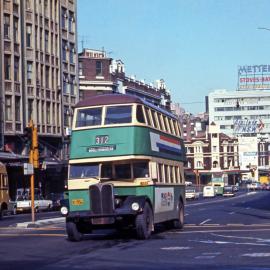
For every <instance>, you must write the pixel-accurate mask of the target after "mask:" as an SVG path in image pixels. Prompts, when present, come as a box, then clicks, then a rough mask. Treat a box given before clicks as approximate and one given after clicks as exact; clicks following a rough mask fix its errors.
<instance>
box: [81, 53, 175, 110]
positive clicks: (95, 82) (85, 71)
mask: <svg viewBox="0 0 270 270" xmlns="http://www.w3.org/2000/svg"><path fill="white" fill-rule="evenodd" d="M79 79H80V99H83V98H87V97H91V96H93V95H97V94H105V93H112V92H117V93H122V94H131V95H136V96H139V97H142V98H143V99H145V100H147V101H149V102H151V103H153V104H155V105H157V106H160V107H165V108H166V109H168V110H170V104H171V96H170V92H169V90H168V89H167V87H166V85H165V82H164V80H162V79H161V80H158V81H157V82H156V85H155V86H154V85H153V84H147V83H145V82H144V81H143V80H141V81H139V80H136V78H135V76H130V77H128V76H126V74H125V66H124V64H123V62H122V61H121V60H114V59H112V58H110V57H107V55H106V52H105V51H101V50H91V49H84V50H83V52H82V53H80V54H79Z"/></svg>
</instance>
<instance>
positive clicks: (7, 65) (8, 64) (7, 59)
mask: <svg viewBox="0 0 270 270" xmlns="http://www.w3.org/2000/svg"><path fill="white" fill-rule="evenodd" d="M4 66H5V67H4V68H5V80H10V79H11V78H10V69H11V58H10V56H7V55H5V60H4Z"/></svg>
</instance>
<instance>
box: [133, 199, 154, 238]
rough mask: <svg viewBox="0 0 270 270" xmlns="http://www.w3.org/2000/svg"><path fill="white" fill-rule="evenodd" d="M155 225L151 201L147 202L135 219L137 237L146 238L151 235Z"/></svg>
mask: <svg viewBox="0 0 270 270" xmlns="http://www.w3.org/2000/svg"><path fill="white" fill-rule="evenodd" d="M153 226H154V219H153V211H152V208H151V207H150V205H149V203H147V202H146V203H145V205H144V208H143V212H142V213H141V214H139V215H137V217H136V220H135V227H136V234H137V238H138V239H141V240H144V239H148V238H149V237H150V236H151V232H152V229H153Z"/></svg>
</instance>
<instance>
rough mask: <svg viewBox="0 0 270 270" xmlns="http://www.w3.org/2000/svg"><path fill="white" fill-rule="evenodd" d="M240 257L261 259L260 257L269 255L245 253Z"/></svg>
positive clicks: (269, 254) (269, 255)
mask: <svg viewBox="0 0 270 270" xmlns="http://www.w3.org/2000/svg"><path fill="white" fill-rule="evenodd" d="M241 256H244V257H252V258H256V257H257V258H261V257H270V253H246V254H243V255H241Z"/></svg>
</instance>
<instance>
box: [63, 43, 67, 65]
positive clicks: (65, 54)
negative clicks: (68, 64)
mask: <svg viewBox="0 0 270 270" xmlns="http://www.w3.org/2000/svg"><path fill="white" fill-rule="evenodd" d="M62 57H63V61H67V43H66V42H65V41H63V46H62Z"/></svg>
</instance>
